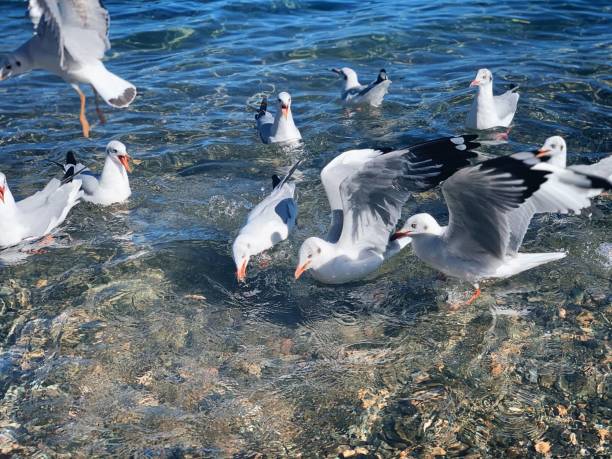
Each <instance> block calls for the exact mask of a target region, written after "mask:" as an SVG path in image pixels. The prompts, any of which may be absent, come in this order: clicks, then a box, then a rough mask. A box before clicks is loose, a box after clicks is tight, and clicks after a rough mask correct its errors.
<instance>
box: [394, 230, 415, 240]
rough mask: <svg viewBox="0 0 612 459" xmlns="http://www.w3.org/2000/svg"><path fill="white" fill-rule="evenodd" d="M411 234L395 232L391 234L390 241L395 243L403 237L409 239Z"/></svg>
mask: <svg viewBox="0 0 612 459" xmlns="http://www.w3.org/2000/svg"><path fill="white" fill-rule="evenodd" d="M411 234H412V233H411V232H410V231H396V232H395V233H393V235H392V236H391V240H392V241H395V240H397V239H401V238H403V237H410V235H411Z"/></svg>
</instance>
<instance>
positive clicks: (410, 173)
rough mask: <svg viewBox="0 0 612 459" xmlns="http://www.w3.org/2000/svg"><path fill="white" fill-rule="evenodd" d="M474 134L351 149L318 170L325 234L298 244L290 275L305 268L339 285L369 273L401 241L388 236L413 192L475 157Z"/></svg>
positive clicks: (297, 274) (403, 243) (402, 244)
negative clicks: (326, 211) (327, 215)
mask: <svg viewBox="0 0 612 459" xmlns="http://www.w3.org/2000/svg"><path fill="white" fill-rule="evenodd" d="M475 137H476V136H461V137H446V138H442V139H437V140H433V141H430V142H425V143H422V144H418V145H414V146H411V147H409V148H406V149H402V150H396V151H390V152H386V153H385V152H382V151H379V150H372V149H365V150H351V151H347V152H344V153H342V154H341V155H339V156H337V157H336V158H334V159H333V160H332V161H331V162H330V163H329V164H328V165H327V166H325V168H324V169H323V170H322V171H321V181H322V182H323V186H324V188H325V192H326V194H327V198H328V200H329V204H330V207H331V211H332V214H331V218H332V222H331V226H330V229H329V232H328V235H327V237H326V239H321V238H318V237H311V238H308V239H306V240H305V241H304V243H303V244H302V246H301V247H300V252H299V261H298V266H297V268H296V270H295V277H296V279H297V278H299V277H300V276H301V275H302V274H303V273H304V272H305V271H308V272H310V273H311V274H312V276H313V277H314V278H315V279H317V280H318V281H320V282H323V283H327V284H343V283H347V282H353V281H356V280H359V279H362V278H363V277H365V276H367V275H369V274H370V273H372V272H374V271H375V270H376V269H378V268H379V267H380V266H381V265H382V263H383V262H384V261H385V260H386V259H388V258H390V257H392V256H394V255H395V254H397V253H399V252H400V251H401V250H402V248H403V247H405V246H406V245H407V243H408V242H409V241H407V240H390V236H391V235H392V234H393V232H394V231H395V227H396V225H397V222H398V220H399V218H400V215H401V210H402V207H403V205H404V204H405V203H406V201H407V200H408V199H409V197H410V196H411V194H412V193H413V192H417V191H423V190H426V189H429V188H431V187H433V186H435V185H437V184H438V183H439V182H440V181H442V180H444V179H446V178H447V177H448V176H450V175H451V174H452V173H454V172H455V171H456V170H457V169H459V168H460V167H464V166H467V165H468V164H469V159H470V158H473V157H475V156H476V154H475V153H474V152H472V151H471V150H472V149H473V148H476V147H477V146H478V145H479V144H477V143H475V142H473V140H474V138H475Z"/></svg>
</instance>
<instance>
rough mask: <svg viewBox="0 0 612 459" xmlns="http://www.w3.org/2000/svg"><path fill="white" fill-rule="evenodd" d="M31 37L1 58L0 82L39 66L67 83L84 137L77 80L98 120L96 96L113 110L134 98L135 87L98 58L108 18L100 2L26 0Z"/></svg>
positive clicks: (107, 43) (84, 119)
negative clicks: (90, 95)
mask: <svg viewBox="0 0 612 459" xmlns="http://www.w3.org/2000/svg"><path fill="white" fill-rule="evenodd" d="M28 11H29V14H30V19H31V20H32V23H33V24H34V30H35V33H34V36H33V37H32V38H30V39H29V40H28V41H27V42H25V43H24V44H23V45H21V46H20V47H19V48H18V49H17V50H16V51H14V52H12V53H10V54H9V55H7V56H6V57H5V58H4V61H3V62H2V66H1V68H0V80H6V79H7V78H10V77H13V76H16V75H20V74H23V73H27V72H29V71H31V70H36V69H42V70H46V71H48V72H51V73H53V74H55V75H57V76H59V77H61V78H62V79H63V80H64V81H66V82H67V83H69V84H70V85H71V86H72V87H73V88H74V90H75V91H76V92H77V93H78V95H79V97H80V99H81V111H80V117H79V120H80V122H81V126H82V129H83V135H84V136H85V137H89V131H90V125H89V122H88V121H87V117H86V116H85V94H84V93H83V91H82V90H81V88H80V87H79V84H89V85H91V87H92V88H93V90H94V94H95V96H96V111H97V113H98V116H99V118H100V122H101V123H104V122H105V119H104V115H103V113H102V111H101V109H100V108H99V106H98V97H99V96H100V97H102V99H104V101H105V102H106V103H107V104H108V105H110V106H112V107H116V108H125V107H127V106H128V105H130V104H131V103H132V101H133V100H134V98H135V97H136V87H135V86H134V85H133V84H131V83H129V82H127V81H125V80H123V79H121V78H119V77H118V76H117V75H115V74H113V73H111V72H109V71H108V70H107V69H106V67H105V66H104V64H103V63H102V58H103V57H104V53H105V52H106V51H108V50H109V49H110V41H109V39H108V28H109V24H110V16H109V14H108V11H107V10H106V9H105V8H104V6H103V5H102V2H101V1H100V0H29V8H28Z"/></svg>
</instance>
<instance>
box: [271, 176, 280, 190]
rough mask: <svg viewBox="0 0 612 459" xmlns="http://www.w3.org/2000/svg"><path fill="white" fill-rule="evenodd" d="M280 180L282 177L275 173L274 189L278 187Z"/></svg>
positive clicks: (273, 178)
mask: <svg viewBox="0 0 612 459" xmlns="http://www.w3.org/2000/svg"><path fill="white" fill-rule="evenodd" d="M280 182H281V178H280V177H279V176H278V175H276V174H274V175H273V176H272V189H274V188H276V187H277V186H278V184H279V183H280Z"/></svg>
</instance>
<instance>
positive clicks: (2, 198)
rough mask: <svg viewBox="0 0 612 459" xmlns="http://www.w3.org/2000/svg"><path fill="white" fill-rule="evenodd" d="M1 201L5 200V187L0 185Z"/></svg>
mask: <svg viewBox="0 0 612 459" xmlns="http://www.w3.org/2000/svg"><path fill="white" fill-rule="evenodd" d="M0 201H2V202H4V187H3V186H0Z"/></svg>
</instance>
